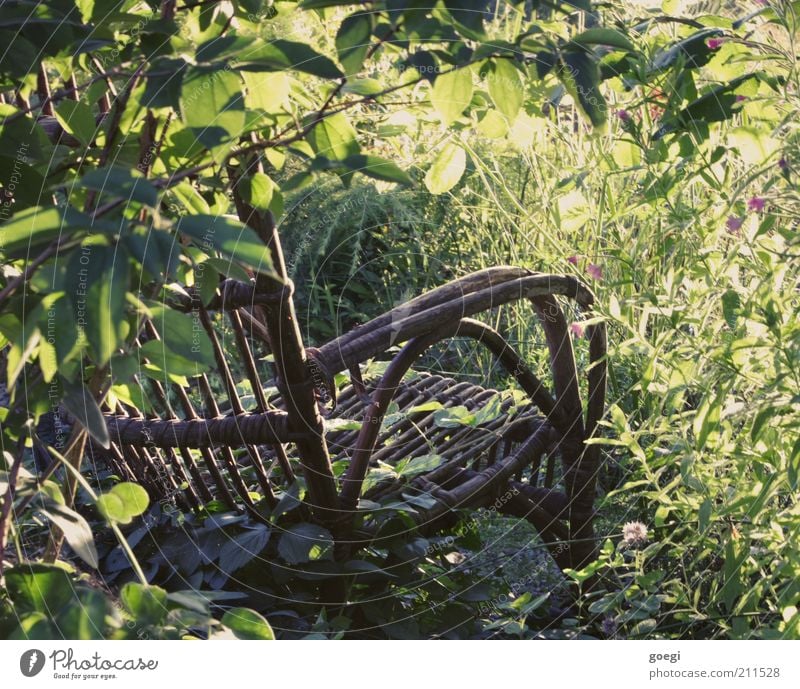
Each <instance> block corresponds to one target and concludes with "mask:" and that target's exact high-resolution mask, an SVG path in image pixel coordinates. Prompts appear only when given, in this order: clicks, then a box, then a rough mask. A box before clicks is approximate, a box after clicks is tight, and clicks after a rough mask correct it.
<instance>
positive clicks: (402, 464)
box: [395, 454, 445, 479]
mask: <svg viewBox="0 0 800 689" xmlns="http://www.w3.org/2000/svg"><path fill="white" fill-rule="evenodd" d="M444 460H445V458H444V457H442V456H441V455H437V454H429V455H421V456H419V457H413V458H411V459H403V460H400V461H399V462H398V463H397V466H396V467H395V470H396V471H397V474H398V476H401V477H403V478H406V479H410V478H413V477H414V476H419V474H425V473H427V472H429V471H433V470H434V469H435V468H436V467H438V466H440V465H441V463H442V462H444Z"/></svg>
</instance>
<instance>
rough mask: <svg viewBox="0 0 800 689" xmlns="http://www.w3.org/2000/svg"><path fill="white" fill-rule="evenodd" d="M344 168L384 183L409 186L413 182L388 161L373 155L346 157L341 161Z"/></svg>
mask: <svg viewBox="0 0 800 689" xmlns="http://www.w3.org/2000/svg"><path fill="white" fill-rule="evenodd" d="M342 162H343V164H344V166H345V167H348V168H350V169H351V170H353V171H355V172H361V173H363V174H365V175H366V176H367V177H372V178H373V179H380V180H383V181H384V182H397V183H398V184H405V185H406V186H411V185H412V184H413V183H414V180H412V179H411V177H409V175H408V174H407V173H406V172H404V171H403V170H401V169H400V168H399V167H397V165H395V164H394V163H393V162H391V161H390V160H386V159H384V158H379V157H378V156H373V155H361V154H359V155H354V156H348V157H347V158H345V159H344V160H343V161H342Z"/></svg>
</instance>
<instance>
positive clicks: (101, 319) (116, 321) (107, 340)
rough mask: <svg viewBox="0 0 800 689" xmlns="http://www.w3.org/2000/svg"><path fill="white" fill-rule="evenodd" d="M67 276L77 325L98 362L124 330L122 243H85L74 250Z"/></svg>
mask: <svg viewBox="0 0 800 689" xmlns="http://www.w3.org/2000/svg"><path fill="white" fill-rule="evenodd" d="M67 280H68V283H69V284H68V286H67V290H66V291H67V294H68V295H69V296H70V298H71V299H72V303H73V307H74V309H75V317H76V320H77V323H78V326H79V327H80V328H82V330H83V332H84V333H85V335H86V339H87V340H88V341H89V344H90V345H91V347H92V352H93V353H94V359H95V361H96V362H97V363H98V364H99V365H101V366H102V365H104V364H105V363H106V362H107V361H108V360H109V359H110V358H111V355H112V354H113V353H114V352H115V351H116V349H117V348H118V347H119V346H120V344H121V343H122V341H123V339H124V338H125V336H126V335H127V333H128V322H127V321H126V320H125V318H124V310H125V295H126V294H127V291H128V287H129V266H128V255H127V253H126V252H125V250H124V245H121V244H120V245H117V246H116V247H110V246H105V245H102V244H94V245H91V246H89V245H85V246H83V247H82V248H81V249H80V250H76V251H74V252H73V254H72V258H71V260H70V263H69V270H68V275H67Z"/></svg>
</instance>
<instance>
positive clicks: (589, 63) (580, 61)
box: [558, 52, 608, 127]
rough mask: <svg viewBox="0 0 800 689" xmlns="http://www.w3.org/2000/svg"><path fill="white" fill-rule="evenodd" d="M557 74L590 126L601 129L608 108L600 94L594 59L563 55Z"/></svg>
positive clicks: (596, 66)
mask: <svg viewBox="0 0 800 689" xmlns="http://www.w3.org/2000/svg"><path fill="white" fill-rule="evenodd" d="M558 74H559V77H560V78H561V81H562V83H563V84H564V86H565V87H566V89H567V91H568V92H569V94H570V95H571V96H572V97H573V98H574V99H575V101H576V102H577V103H578V104H579V105H580V108H581V110H582V111H583V112H584V113H585V114H586V116H587V117H588V118H589V121H590V122H591V123H592V125H593V126H595V127H602V126H603V125H604V124H605V123H606V118H607V110H608V106H607V105H606V100H605V98H604V97H603V94H602V93H601V92H600V68H599V67H598V65H597V62H595V60H594V58H593V57H591V56H590V55H588V54H586V53H583V52H568V53H563V55H562V61H561V65H560V66H559V70H558Z"/></svg>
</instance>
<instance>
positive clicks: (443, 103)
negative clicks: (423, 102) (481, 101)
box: [431, 67, 472, 126]
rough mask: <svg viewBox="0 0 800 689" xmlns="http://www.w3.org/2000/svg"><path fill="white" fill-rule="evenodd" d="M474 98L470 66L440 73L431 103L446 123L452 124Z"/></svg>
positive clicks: (432, 93)
mask: <svg viewBox="0 0 800 689" xmlns="http://www.w3.org/2000/svg"><path fill="white" fill-rule="evenodd" d="M471 100H472V72H471V71H470V69H469V68H468V67H462V68H461V69H455V70H451V71H449V72H445V73H444V74H440V75H439V76H437V77H436V81H434V82H433V87H432V89H431V103H432V104H433V107H434V108H435V109H436V112H438V113H439V116H440V117H441V118H442V122H443V123H444V124H445V125H448V126H449V125H451V124H452V123H453V122H455V121H456V120H457V119H458V117H459V116H460V115H461V113H462V112H464V108H466V107H467V106H468V105H469V103H470V101H471Z"/></svg>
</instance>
